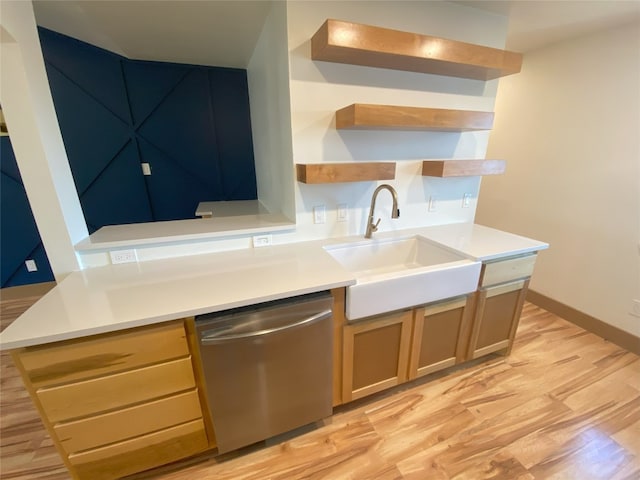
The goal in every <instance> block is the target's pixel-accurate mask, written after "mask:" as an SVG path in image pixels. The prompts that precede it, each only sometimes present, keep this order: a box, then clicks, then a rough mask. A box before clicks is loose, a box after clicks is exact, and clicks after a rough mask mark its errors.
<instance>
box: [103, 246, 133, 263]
mask: <svg viewBox="0 0 640 480" xmlns="http://www.w3.org/2000/svg"><path fill="white" fill-rule="evenodd" d="M109 256H110V257H111V263H112V264H114V265H117V264H119V263H133V262H137V261H138V256H137V255H136V251H135V249H131V250H114V251H112V252H109Z"/></svg>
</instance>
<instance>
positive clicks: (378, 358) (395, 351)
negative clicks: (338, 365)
mask: <svg viewBox="0 0 640 480" xmlns="http://www.w3.org/2000/svg"><path fill="white" fill-rule="evenodd" d="M412 315H413V313H412V311H411V310H407V311H405V312H396V313H393V314H389V315H381V316H378V317H375V318H372V319H370V320H364V321H361V322H358V323H355V324H352V325H347V326H345V327H344V339H343V369H342V401H343V402H348V401H350V400H355V399H357V398H361V397H364V396H367V395H370V394H372V393H375V392H379V391H381V390H385V389H387V388H389V387H393V386H395V385H398V384H400V383H402V382H405V381H406V380H407V364H408V362H409V346H410V343H411V320H412Z"/></svg>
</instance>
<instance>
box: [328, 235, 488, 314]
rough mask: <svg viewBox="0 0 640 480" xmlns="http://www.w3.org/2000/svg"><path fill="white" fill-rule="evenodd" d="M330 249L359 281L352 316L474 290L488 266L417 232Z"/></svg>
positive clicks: (351, 290)
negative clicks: (482, 272)
mask: <svg viewBox="0 0 640 480" xmlns="http://www.w3.org/2000/svg"><path fill="white" fill-rule="evenodd" d="M325 250H326V251H327V252H328V253H329V254H330V255H331V256H332V257H333V258H335V259H336V260H337V261H338V263H340V264H341V265H342V266H343V267H344V268H346V269H347V270H349V271H350V272H352V273H353V274H354V275H355V277H356V284H355V285H351V286H349V287H347V297H346V316H347V319H349V320H357V319H359V318H363V317H369V316H371V315H377V314H380V313H384V312H390V311H393V310H399V309H402V308H407V307H412V306H415V305H421V304H425V303H430V302H435V301H437V300H443V299H445V298H451V297H455V296H458V295H464V294H467V293H470V292H473V291H475V290H476V288H477V285H478V278H479V276H480V267H481V265H482V264H481V262H479V261H474V260H472V259H470V258H468V257H466V256H464V255H462V254H459V253H457V252H455V251H452V250H450V249H448V248H446V247H443V246H440V245H438V244H436V243H433V242H431V241H429V240H427V239H426V238H423V237H420V236H417V235H416V236H411V237H404V238H393V239H370V240H363V241H356V242H351V243H345V244H339V245H329V246H326V247H325Z"/></svg>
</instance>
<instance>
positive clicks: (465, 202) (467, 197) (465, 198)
mask: <svg viewBox="0 0 640 480" xmlns="http://www.w3.org/2000/svg"><path fill="white" fill-rule="evenodd" d="M469 205H471V194H470V193H465V194H464V195H462V208H469Z"/></svg>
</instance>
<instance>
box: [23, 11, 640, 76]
mask: <svg viewBox="0 0 640 480" xmlns="http://www.w3.org/2000/svg"><path fill="white" fill-rule="evenodd" d="M298 1H301V0H298ZM425 1H429V0H425ZM434 1H435V0H434ZM363 3H364V2H363ZM453 3H457V4H459V5H464V6H470V7H473V8H477V9H480V10H484V11H488V12H491V13H494V14H498V15H505V16H508V17H509V30H508V35H507V43H506V48H507V49H509V50H514V51H518V52H527V51H530V50H535V49H537V48H540V47H542V46H545V45H548V44H551V43H555V42H558V41H561V40H564V39H568V38H572V37H576V36H580V35H584V34H587V33H589V32H592V31H596V30H599V29H605V28H610V27H613V26H615V25H620V24H623V23H628V22H632V21H640V0H619V1H618V0H603V1H600V0H571V1H570V0H504V1H495V0H494V1H490V0H488V1H484V0H468V1H455V2H453ZM33 4H34V11H35V15H36V20H37V22H38V25H41V26H43V27H46V28H49V29H51V30H55V31H57V32H60V33H63V34H65V35H69V36H71V37H74V38H77V39H80V40H83V41H85V42H88V43H91V44H93V45H96V46H99V47H102V48H105V49H107V50H110V51H112V52H116V53H119V54H121V55H124V56H126V57H128V58H131V59H144V60H159V61H167V62H177V63H191V64H198V65H215V66H227V67H240V68H246V66H247V65H248V62H249V59H250V58H251V54H252V52H253V49H254V47H255V44H256V41H257V39H258V37H259V35H260V32H261V30H262V26H263V25H264V21H265V18H266V16H267V15H268V13H269V9H270V6H271V2H270V1H268V0H256V1H250V0H242V1H240V0H235V1H234V0H227V1H223V0H214V1H203V0H195V1H192V0H128V1H113V0H56V1H50V0H35V1H34V2H33Z"/></svg>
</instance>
